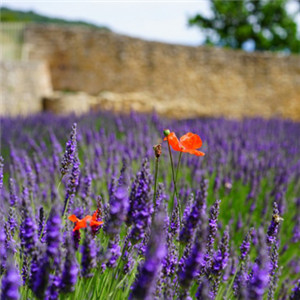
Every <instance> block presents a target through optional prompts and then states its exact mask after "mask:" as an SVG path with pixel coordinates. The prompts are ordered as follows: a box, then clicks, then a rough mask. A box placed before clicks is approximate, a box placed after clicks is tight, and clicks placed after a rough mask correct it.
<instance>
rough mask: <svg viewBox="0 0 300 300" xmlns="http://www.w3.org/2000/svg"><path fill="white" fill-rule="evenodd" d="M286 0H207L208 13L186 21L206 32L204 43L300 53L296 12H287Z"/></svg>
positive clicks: (299, 36) (299, 35)
mask: <svg viewBox="0 0 300 300" xmlns="http://www.w3.org/2000/svg"><path fill="white" fill-rule="evenodd" d="M288 2H291V1H289V0H240V1H223V0H210V5H211V12H212V15H211V16H210V17H205V16H203V15H201V14H197V15H195V16H194V17H192V18H190V19H189V25H191V26H198V27H200V29H201V30H202V31H203V32H204V34H205V38H206V40H205V43H206V44H208V45H217V46H224V47H230V48H234V49H240V48H245V46H246V43H248V45H251V47H252V48H253V50H270V51H289V52H294V53H300V33H299V32H297V24H296V21H295V19H296V14H297V13H300V12H299V11H300V2H298V4H297V2H296V1H293V2H294V3H293V4H294V5H298V11H297V12H295V14H293V15H292V14H289V13H288V11H287V4H288Z"/></svg>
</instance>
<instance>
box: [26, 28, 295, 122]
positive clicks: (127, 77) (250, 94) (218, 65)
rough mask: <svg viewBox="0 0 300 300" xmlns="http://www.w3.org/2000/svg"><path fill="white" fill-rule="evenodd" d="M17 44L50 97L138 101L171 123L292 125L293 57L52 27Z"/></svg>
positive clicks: (32, 31)
mask: <svg viewBox="0 0 300 300" xmlns="http://www.w3.org/2000/svg"><path fill="white" fill-rule="evenodd" d="M25 43H26V44H27V45H29V46H30V49H32V51H31V53H30V56H29V57H30V58H31V59H39V60H46V61H47V63H48V64H49V67H50V72H51V78H52V84H53V88H54V89H55V90H67V91H84V92H87V93H89V94H91V95H98V94H99V93H100V92H103V91H110V92H113V93H146V94H147V95H151V97H152V98H155V99H156V102H157V103H160V105H161V106H166V107H167V109H165V110H164V111H168V112H169V113H170V115H171V116H172V115H174V114H172V110H173V111H175V112H176V114H177V117H194V116H200V115H204V116H221V115H223V116H226V117H242V116H257V115H259V116H264V117H271V116H282V117H286V118H293V119H298V120H300V56H296V55H293V56H292V55H291V56H283V55H277V54H271V53H246V52H243V51H233V50H224V49H216V48H209V47H187V46H180V45H169V44H163V43H158V42H148V41H143V40H140V39H135V38H130V37H127V36H121V35H117V34H114V33H107V32H103V31H101V30H97V29H86V28H78V27H77V28H71V27H57V26H53V25H52V26H49V25H48V26H41V25H39V26H36V25H35V26H30V27H27V29H26V31H25ZM151 97H150V98H151ZM178 104H180V105H179V107H180V110H181V111H182V115H181V114H180V112H178Z"/></svg>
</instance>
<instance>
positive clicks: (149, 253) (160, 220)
mask: <svg viewBox="0 0 300 300" xmlns="http://www.w3.org/2000/svg"><path fill="white" fill-rule="evenodd" d="M163 225H164V215H163V213H162V212H159V213H158V214H157V215H156V216H155V219H154V223H153V226H152V230H151V237H150V240H149V243H148V246H147V250H146V255H145V261H144V263H143V265H142V266H141V267H140V268H139V272H138V275H137V278H136V281H135V283H134V285H133V288H132V292H131V294H130V296H129V299H145V300H150V299H152V292H154V291H153V284H154V283H155V279H156V277H157V275H158V273H159V270H160V268H161V262H162V259H163V258H164V256H165V253H166V249H165V244H164V231H163V230H161V229H162V228H163Z"/></svg>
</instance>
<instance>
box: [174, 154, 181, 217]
mask: <svg viewBox="0 0 300 300" xmlns="http://www.w3.org/2000/svg"><path fill="white" fill-rule="evenodd" d="M181 156H182V152H180V154H179V158H178V163H177V167H176V176H175V180H176V183H177V178H178V171H179V166H180V162H181ZM174 196H175V191H174V194H173V198H174ZM177 205H178V211H179V220H180V222H181V217H182V211H181V204H180V201H179V198H178V195H177Z"/></svg>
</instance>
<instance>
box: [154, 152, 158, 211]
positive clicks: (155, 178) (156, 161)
mask: <svg viewBox="0 0 300 300" xmlns="http://www.w3.org/2000/svg"><path fill="white" fill-rule="evenodd" d="M158 161H159V159H158V157H156V159H155V177H154V194H153V206H154V210H155V208H156V186H157V173H158Z"/></svg>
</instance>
